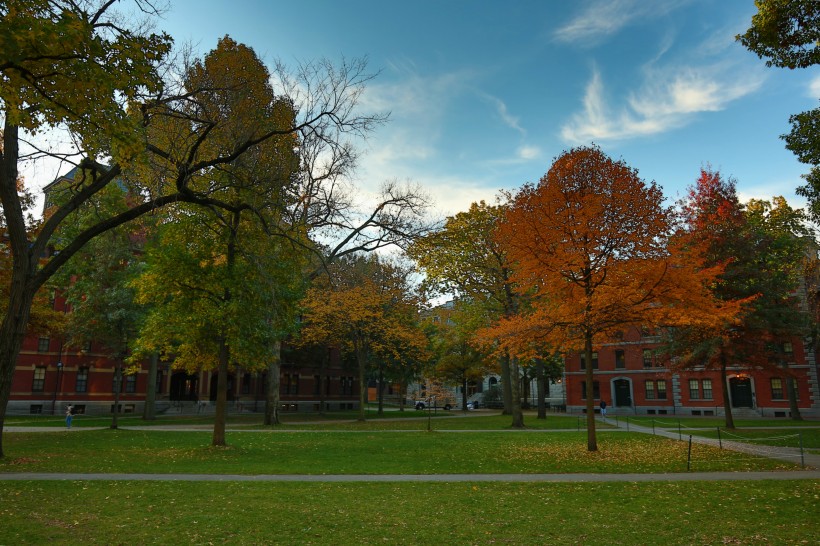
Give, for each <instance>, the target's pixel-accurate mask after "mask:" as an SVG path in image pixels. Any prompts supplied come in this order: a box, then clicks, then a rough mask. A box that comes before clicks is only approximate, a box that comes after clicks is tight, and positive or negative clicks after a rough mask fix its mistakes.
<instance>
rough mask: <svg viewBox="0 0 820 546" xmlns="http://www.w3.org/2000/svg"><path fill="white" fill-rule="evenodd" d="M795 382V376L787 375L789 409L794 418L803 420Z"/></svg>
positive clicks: (794, 419)
mask: <svg viewBox="0 0 820 546" xmlns="http://www.w3.org/2000/svg"><path fill="white" fill-rule="evenodd" d="M795 383H796V381H795V380H794V377H792V376H791V375H787V376H786V392H787V393H788V397H789V411H790V412H791V414H792V420H793V421H802V420H803V416H802V415H800V408H799V407H798V405H797V385H796V384H795Z"/></svg>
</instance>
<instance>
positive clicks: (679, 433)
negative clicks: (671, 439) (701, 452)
mask: <svg viewBox="0 0 820 546" xmlns="http://www.w3.org/2000/svg"><path fill="white" fill-rule="evenodd" d="M681 440H683V436H682V435H681V431H680V419H678V441H679V442H680V441H681Z"/></svg>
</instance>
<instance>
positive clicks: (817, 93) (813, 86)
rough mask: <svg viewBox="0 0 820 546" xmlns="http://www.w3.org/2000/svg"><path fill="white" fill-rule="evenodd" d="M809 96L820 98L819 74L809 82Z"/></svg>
mask: <svg viewBox="0 0 820 546" xmlns="http://www.w3.org/2000/svg"><path fill="white" fill-rule="evenodd" d="M809 96H810V97H811V98H813V99H818V98H820V76H816V77H815V78H814V79H813V80H811V81H810V82H809Z"/></svg>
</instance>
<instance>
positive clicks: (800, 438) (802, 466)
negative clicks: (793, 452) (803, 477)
mask: <svg viewBox="0 0 820 546" xmlns="http://www.w3.org/2000/svg"><path fill="white" fill-rule="evenodd" d="M797 438H798V439H799V440H800V468H802V469H803V470H805V469H806V459H805V458H804V457H803V431H802V430H801V431H799V432H798V433H797Z"/></svg>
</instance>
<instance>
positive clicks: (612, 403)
mask: <svg viewBox="0 0 820 546" xmlns="http://www.w3.org/2000/svg"><path fill="white" fill-rule="evenodd" d="M781 343H782V344H783V353H784V354H785V355H786V362H784V365H785V366H784V368H783V369H781V370H779V371H772V370H762V369H749V368H747V367H745V366H741V365H738V364H737V363H735V364H732V363H730V364H729V366H728V369H727V374H726V375H727V377H726V381H727V387H728V389H727V390H728V394H729V403H730V406H731V408H732V414H733V416H735V417H741V418H742V417H789V416H790V414H791V412H790V409H789V407H790V406H789V400H788V393H787V383H786V377H787V373H790V374H792V376H793V377H794V378H795V386H796V391H797V405H798V408H799V410H800V414H801V415H802V416H813V417H820V386H818V366H817V360H816V358H815V353H814V350H813V349H812V348H811V346H810V344H809V343H807V342H804V341H803V340H802V339H800V338H797V337H795V338H792V339H789V340H785V341H782V342H781ZM659 344H660V338H659V337H658V336H656V335H653V332H651V331H645V330H641V329H640V328H631V329H629V330H627V331H626V332H624V333H623V336H622V339H620V340H618V341H616V342H612V343H607V344H603V345H602V346H600V347H599V348H598V350H597V351H596V352H594V353H593V355H592V363H591V365H592V368H593V371H594V381H593V385H592V389H591V393H590V389H588V387H587V385H586V377H585V374H586V362H585V361H584V358H582V356H581V355H579V354H573V355H569V356H568V357H567V358H566V363H565V364H566V371H565V374H566V384H567V408H568V410H569V411H576V412H583V411H585V407H586V397H587V396H588V395H589V394H591V395H592V397H593V399H594V401H595V407H596V408H597V407H598V406H599V404H600V401H601V400H604V401H606V403H607V405H608V411H609V412H610V414H613V413H614V414H616V415H617V414H620V415H635V414H638V415H677V416H692V415H700V416H710V415H715V416H717V415H723V413H724V398H723V397H724V394H723V393H724V390H723V388H722V387H723V385H722V383H721V374H720V372H719V371H717V370H706V369H698V368H693V369H691V370H686V371H674V370H673V369H671V368H670V360H669V358H668V357H664V356H662V355H661V354H660V353H659V352H658V351H657V348H658V347H659Z"/></svg>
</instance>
